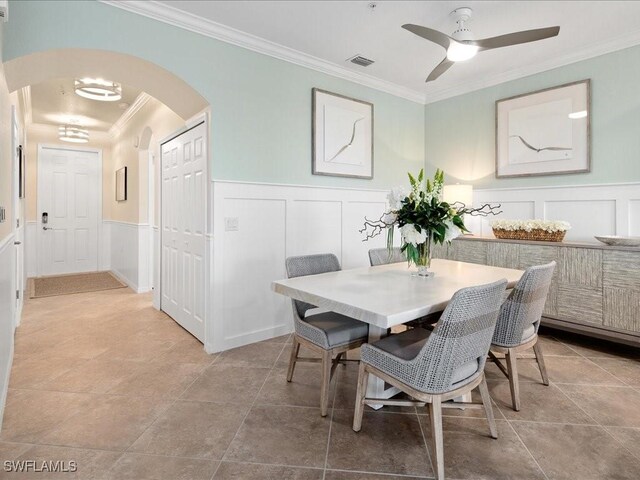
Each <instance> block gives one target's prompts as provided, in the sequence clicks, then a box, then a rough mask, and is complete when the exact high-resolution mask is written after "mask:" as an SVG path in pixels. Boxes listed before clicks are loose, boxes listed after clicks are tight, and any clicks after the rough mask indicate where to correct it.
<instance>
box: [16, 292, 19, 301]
mask: <svg viewBox="0 0 640 480" xmlns="http://www.w3.org/2000/svg"><path fill="white" fill-rule="evenodd" d="M16 300H20V290H16Z"/></svg>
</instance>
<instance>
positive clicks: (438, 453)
mask: <svg viewBox="0 0 640 480" xmlns="http://www.w3.org/2000/svg"><path fill="white" fill-rule="evenodd" d="M428 405H429V419H430V421H431V440H432V442H433V455H432V457H431V458H432V461H433V470H434V473H435V475H436V480H443V479H444V441H443V438H442V404H441V400H440V397H434V398H433V401H432V403H429V404H428Z"/></svg>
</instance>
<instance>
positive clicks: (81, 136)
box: [58, 125, 89, 143]
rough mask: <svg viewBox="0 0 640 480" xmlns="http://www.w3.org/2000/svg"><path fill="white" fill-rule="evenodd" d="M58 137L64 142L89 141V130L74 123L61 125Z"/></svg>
mask: <svg viewBox="0 0 640 480" xmlns="http://www.w3.org/2000/svg"><path fill="white" fill-rule="evenodd" d="M58 138H59V139H60V140H62V141H63V142H69V143H87V142H88V141H89V131H88V130H86V129H84V128H80V127H77V126H74V125H60V126H59V127H58Z"/></svg>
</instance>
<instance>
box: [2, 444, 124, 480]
mask: <svg viewBox="0 0 640 480" xmlns="http://www.w3.org/2000/svg"><path fill="white" fill-rule="evenodd" d="M120 456H121V453H119V452H106V451H104V450H83V449H78V448H67V447H56V446H51V445H35V446H33V447H32V448H30V449H29V450H27V451H26V452H24V453H23V454H22V455H21V456H20V457H19V458H17V460H18V461H27V460H31V461H35V462H37V464H38V465H39V466H42V464H43V463H44V462H62V464H61V467H64V468H65V469H66V470H68V471H59V472H28V473H27V472H25V473H21V474H17V473H13V474H8V475H7V479H8V480H10V479H16V480H26V479H32V480H49V479H69V480H71V479H73V480H104V479H106V478H107V472H108V471H109V469H110V468H111V467H112V466H113V465H114V464H115V462H116V461H117V460H118V458H120ZM72 465H73V466H75V468H71V467H72ZM0 478H3V477H2V475H1V474H0Z"/></svg>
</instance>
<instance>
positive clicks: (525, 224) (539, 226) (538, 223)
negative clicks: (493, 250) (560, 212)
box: [491, 219, 571, 233]
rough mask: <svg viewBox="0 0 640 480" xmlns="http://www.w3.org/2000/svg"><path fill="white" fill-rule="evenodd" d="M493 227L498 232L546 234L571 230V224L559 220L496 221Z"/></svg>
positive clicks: (492, 224) (492, 223)
mask: <svg viewBox="0 0 640 480" xmlns="http://www.w3.org/2000/svg"><path fill="white" fill-rule="evenodd" d="M491 227H492V228H495V229H497V230H508V231H514V230H524V231H526V232H530V231H531V230H544V231H545V232H550V233H554V232H566V231H567V230H570V229H571V225H570V224H569V222H563V221H559V220H539V219H535V220H494V221H493V222H491Z"/></svg>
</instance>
